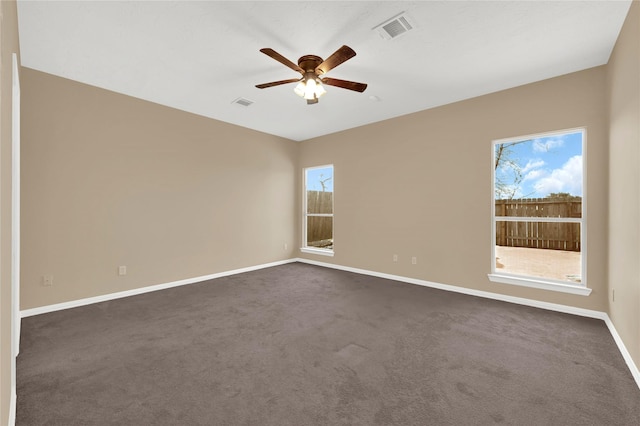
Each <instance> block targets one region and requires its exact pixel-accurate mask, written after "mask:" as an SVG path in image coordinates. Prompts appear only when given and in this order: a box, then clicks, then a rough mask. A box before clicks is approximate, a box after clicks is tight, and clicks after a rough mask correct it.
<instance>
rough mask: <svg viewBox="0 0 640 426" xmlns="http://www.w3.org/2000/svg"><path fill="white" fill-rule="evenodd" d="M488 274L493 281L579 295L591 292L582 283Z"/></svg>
mask: <svg viewBox="0 0 640 426" xmlns="http://www.w3.org/2000/svg"><path fill="white" fill-rule="evenodd" d="M488 276H489V280H490V281H492V282H494V283H502V284H511V285H518V286H521V287H531V288H539V289H543V290H551V291H559V292H562V293H571V294H578V295H580V296H588V295H590V294H591V289H590V288H587V287H585V286H582V285H573V284H564V283H559V282H555V281H544V280H538V279H534V278H522V277H515V276H511V275H499V274H488Z"/></svg>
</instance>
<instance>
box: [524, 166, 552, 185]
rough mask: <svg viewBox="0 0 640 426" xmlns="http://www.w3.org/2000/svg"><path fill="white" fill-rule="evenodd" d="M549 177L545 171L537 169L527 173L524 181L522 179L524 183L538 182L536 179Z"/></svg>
mask: <svg viewBox="0 0 640 426" xmlns="http://www.w3.org/2000/svg"><path fill="white" fill-rule="evenodd" d="M546 175H547V172H546V171H545V170H540V169H536V170H531V171H530V172H529V173H527V174H526V175H524V179H522V181H523V182H524V181H527V180H536V179H540V178H542V177H544V176H546Z"/></svg>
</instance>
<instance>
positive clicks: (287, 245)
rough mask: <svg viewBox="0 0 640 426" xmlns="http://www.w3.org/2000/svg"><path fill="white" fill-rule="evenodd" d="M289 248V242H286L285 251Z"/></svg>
mask: <svg viewBox="0 0 640 426" xmlns="http://www.w3.org/2000/svg"><path fill="white" fill-rule="evenodd" d="M288 248H289V244H287V243H284V251H287V249H288Z"/></svg>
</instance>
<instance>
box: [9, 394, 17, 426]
mask: <svg viewBox="0 0 640 426" xmlns="http://www.w3.org/2000/svg"><path fill="white" fill-rule="evenodd" d="M16 400H17V395H16V387H15V385H14V386H12V387H11V397H10V399H9V421H8V422H7V425H8V426H15V425H16Z"/></svg>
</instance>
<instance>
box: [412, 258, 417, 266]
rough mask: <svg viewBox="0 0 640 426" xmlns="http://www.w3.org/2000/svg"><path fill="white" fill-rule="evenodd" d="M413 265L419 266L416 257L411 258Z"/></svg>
mask: <svg viewBox="0 0 640 426" xmlns="http://www.w3.org/2000/svg"><path fill="white" fill-rule="evenodd" d="M411 264H412V265H417V264H418V258H417V257H415V256H413V257H412V258H411Z"/></svg>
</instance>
